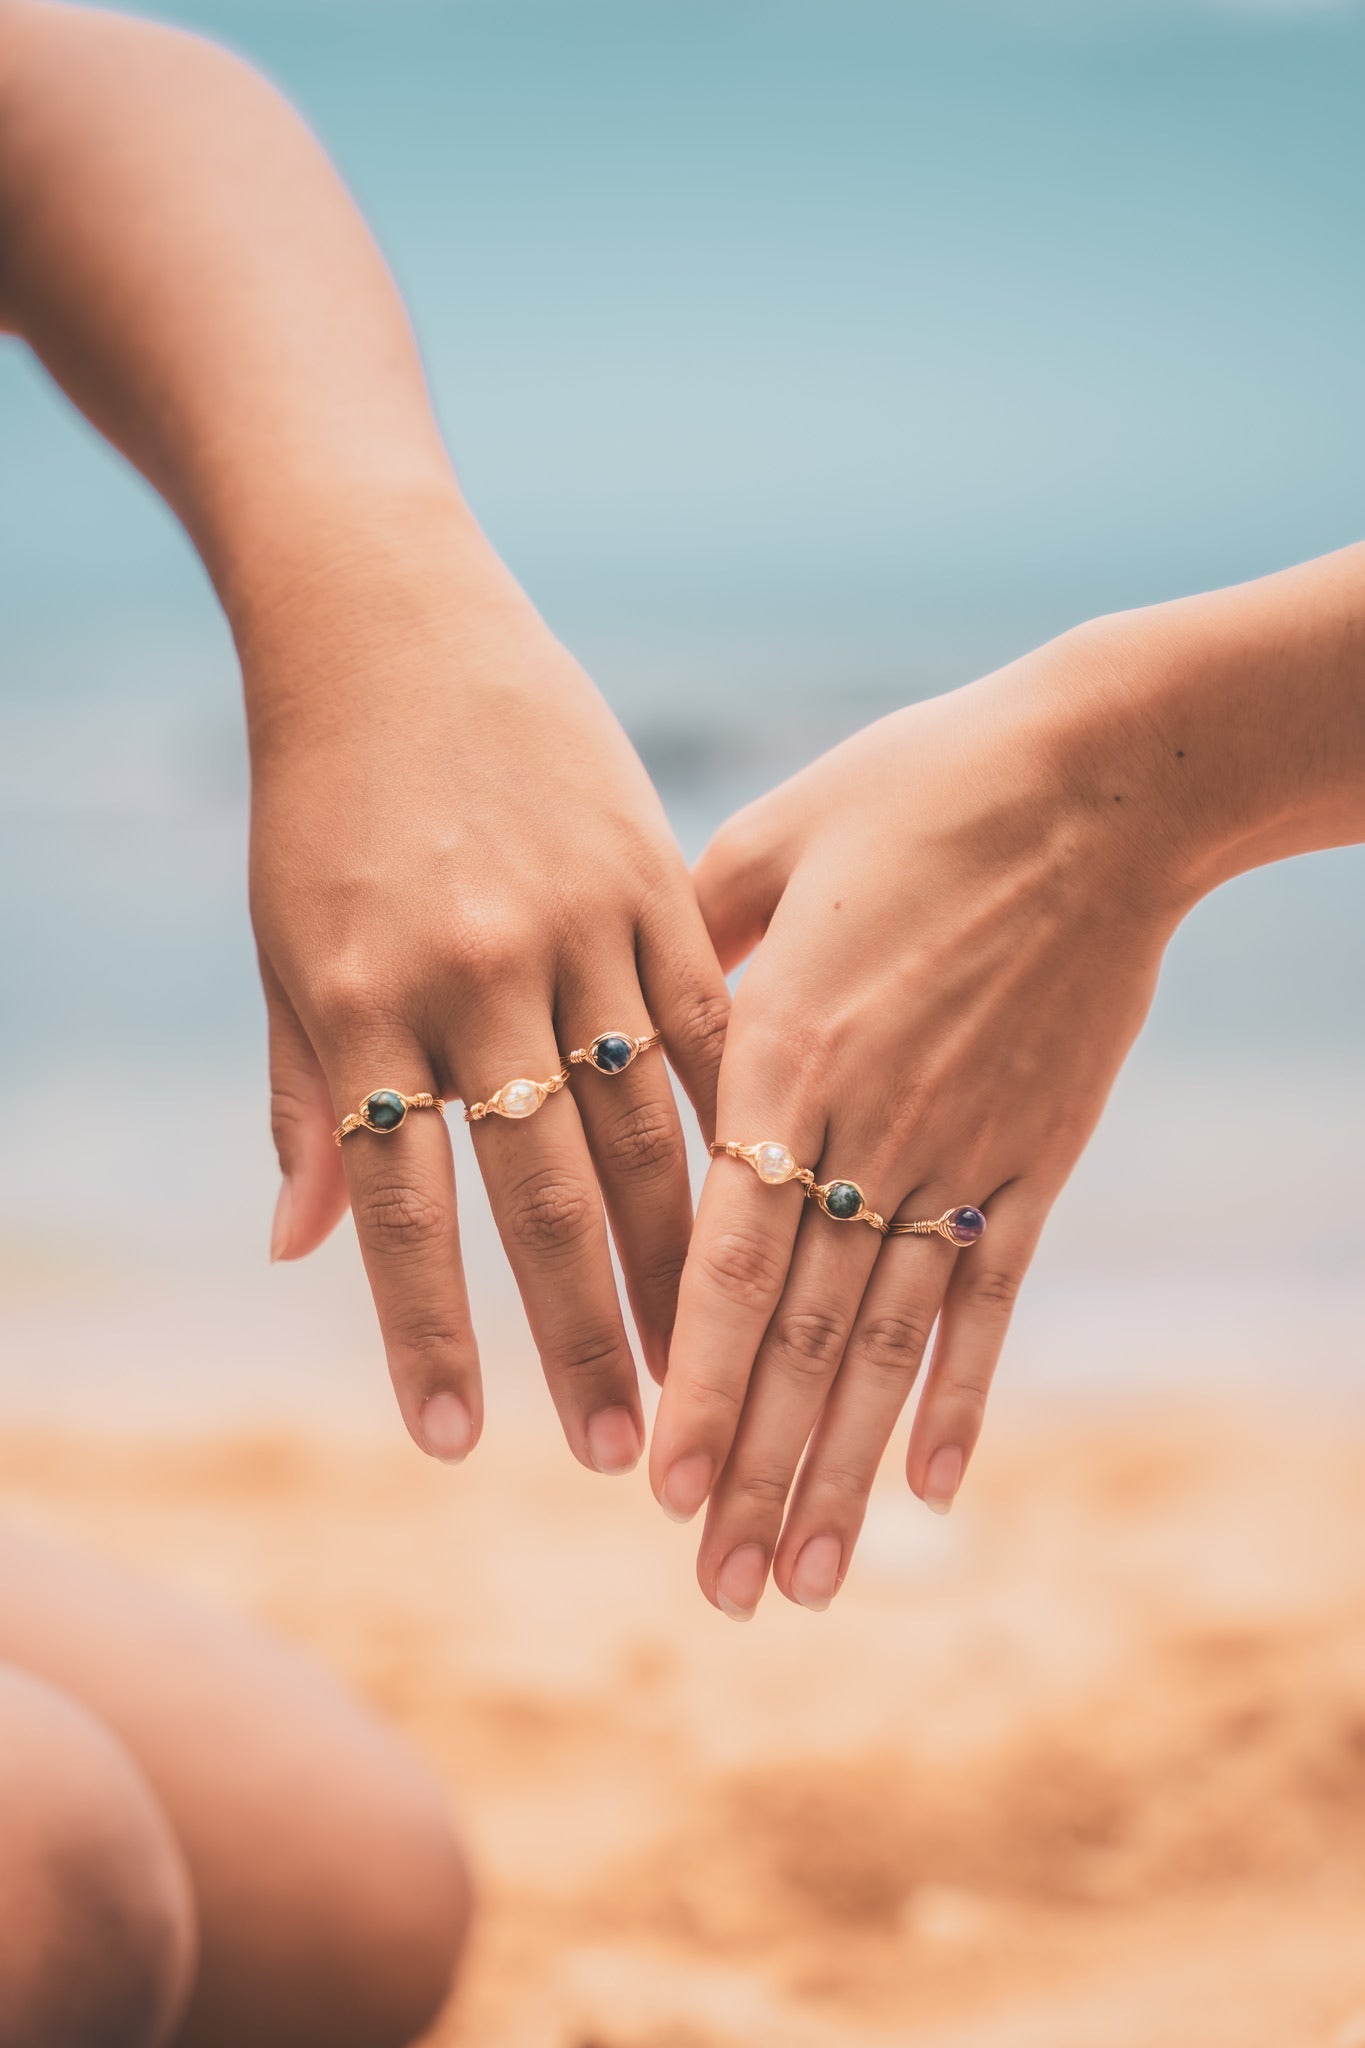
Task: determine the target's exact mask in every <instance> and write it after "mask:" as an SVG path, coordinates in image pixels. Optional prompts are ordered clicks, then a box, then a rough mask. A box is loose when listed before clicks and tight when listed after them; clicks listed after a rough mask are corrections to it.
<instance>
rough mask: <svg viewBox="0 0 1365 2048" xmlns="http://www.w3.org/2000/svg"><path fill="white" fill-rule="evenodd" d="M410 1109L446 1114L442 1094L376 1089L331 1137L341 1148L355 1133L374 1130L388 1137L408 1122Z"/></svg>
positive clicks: (376, 1133)
mask: <svg viewBox="0 0 1365 2048" xmlns="http://www.w3.org/2000/svg"><path fill="white" fill-rule="evenodd" d="M410 1109H434V1110H436V1111H438V1113H439V1114H440V1115H441V1116H444V1115H445V1113H446V1106H445V1104H444V1102H442V1100H441V1098H440V1096H439V1095H404V1093H403V1091H402V1089H401V1088H373V1089H371V1091H370V1093H369V1094H368V1095H367V1096H366V1097H365V1100H364V1101H363V1102H362V1103H361V1105H360V1107H359V1109H353V1110H352V1111H351V1114H350V1115H349V1116H344V1117H343V1118H342V1119H341V1122H340V1123H339V1124H338V1125H337V1127H336V1129H335V1130H334V1131H333V1133H332V1136H333V1137H334V1138H335V1139H336V1141H337V1143H338V1145H339V1144H340V1143H341V1141H342V1139H343V1138H349V1137H350V1135H351V1132H352V1131H373V1132H374V1133H375V1135H376V1137H380V1138H386V1137H387V1136H388V1134H389V1132H390V1131H396V1130H397V1129H398V1126H399V1125H400V1124H401V1123H405V1122H406V1121H407V1114H408V1111H409V1110H410Z"/></svg>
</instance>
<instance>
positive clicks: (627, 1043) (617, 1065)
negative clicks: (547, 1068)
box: [564, 1031, 664, 1074]
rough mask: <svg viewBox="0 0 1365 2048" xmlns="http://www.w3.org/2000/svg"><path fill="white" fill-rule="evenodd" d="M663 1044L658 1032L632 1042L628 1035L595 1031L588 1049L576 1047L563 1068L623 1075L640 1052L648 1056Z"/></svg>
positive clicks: (566, 1059)
mask: <svg viewBox="0 0 1365 2048" xmlns="http://www.w3.org/2000/svg"><path fill="white" fill-rule="evenodd" d="M663 1042H664V1035H663V1033H662V1031H647V1032H646V1033H645V1034H644V1036H643V1038H633V1037H632V1036H631V1034H630V1032H629V1031H599V1032H598V1034H597V1036H596V1038H594V1040H593V1042H592V1044H591V1045H580V1046H579V1047H578V1049H577V1051H576V1052H571V1053H567V1054H566V1055H565V1058H564V1064H565V1066H566V1067H595V1068H596V1069H597V1071H598V1073H599V1074H624V1073H625V1071H626V1068H627V1067H629V1066H631V1065H633V1063H634V1062H635V1061H636V1060H638V1059H639V1057H640V1054H641V1053H642V1052H652V1051H653V1050H654V1048H655V1046H656V1045H662V1044H663Z"/></svg>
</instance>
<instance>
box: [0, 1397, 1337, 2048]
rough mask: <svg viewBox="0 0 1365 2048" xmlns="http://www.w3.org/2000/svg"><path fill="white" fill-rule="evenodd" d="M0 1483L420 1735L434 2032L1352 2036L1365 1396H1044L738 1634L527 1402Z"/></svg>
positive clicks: (596, 2045)
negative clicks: (242, 1620) (366, 1435)
mask: <svg viewBox="0 0 1365 2048" xmlns="http://www.w3.org/2000/svg"><path fill="white" fill-rule="evenodd" d="M0 1492H3V1495H4V1498H5V1500H6V1503H7V1506H11V1507H13V1508H15V1509H16V1510H17V1511H18V1512H20V1513H21V1514H26V1515H30V1516H36V1517H38V1518H39V1519H42V1520H46V1521H53V1522H56V1523H58V1524H59V1525H60V1526H62V1527H63V1528H64V1529H66V1530H69V1531H72V1532H74V1533H77V1534H79V1535H82V1536H84V1537H87V1538H90V1539H92V1540H95V1541H97V1542H98V1543H99V1544H100V1545H101V1546H102V1547H103V1548H105V1549H106V1550H110V1551H112V1552H114V1553H115V1554H117V1555H119V1556H121V1557H123V1558H124V1559H126V1560H128V1561H131V1562H134V1563H138V1564H141V1565H145V1566H147V1567H149V1568H151V1569H154V1570H156V1571H157V1572H158V1573H160V1574H161V1575H162V1576H164V1577H170V1578H173V1579H174V1580H176V1581H177V1582H179V1583H181V1584H184V1585H188V1586H190V1587H192V1588H193V1589H195V1590H197V1591H200V1592H202V1593H203V1594H204V1595H206V1596H208V1597H211V1598H213V1599H215V1600H218V1601H221V1602H225V1603H228V1604H231V1605H233V1606H236V1607H239V1608H242V1609H244V1610H246V1611H248V1612H250V1613H251V1614H253V1615H255V1616H256V1617H258V1618H259V1619H260V1620H261V1621H263V1622H265V1623H267V1624H269V1625H271V1626H273V1627H276V1628H278V1629H279V1630H281V1631H283V1632H284V1633H286V1634H288V1635H290V1636H292V1637H294V1638H296V1639H298V1640H300V1641H302V1642H304V1643H305V1644H307V1645H309V1646H311V1648H312V1649H313V1650H314V1651H315V1652H316V1653H317V1654H318V1655H319V1656H320V1657H322V1658H323V1659H324V1660H326V1661H327V1662H328V1663H330V1664H331V1665H333V1666H334V1667H335V1668H336V1669H337V1670H339V1671H340V1672H341V1673H343V1674H344V1675H345V1676H346V1677H347V1678H348V1679H349V1680H350V1681H351V1682H352V1683H353V1684H354V1685H355V1686H356V1687H358V1688H359V1690H360V1691H362V1692H363V1693H364V1694H366V1695H367V1696H368V1697H369V1698H370V1699H372V1700H373V1701H374V1702H375V1703H376V1704H377V1705H378V1706H379V1707H380V1708H381V1709H382V1710H383V1711H384V1712H385V1713H386V1714H388V1715H389V1716H390V1717H392V1719H393V1720H395V1721H396V1722H398V1723H399V1724H400V1725H401V1726H402V1727H403V1728H405V1729H406V1731H407V1732H408V1734H409V1736H410V1737H411V1738H412V1740H413V1741H414V1742H415V1743H416V1744H417V1745H418V1746H419V1747H420V1748H421V1749H422V1750H423V1751H425V1753H426V1754H427V1755H428V1756H429V1757H430V1758H431V1759H432V1761H433V1762H434V1763H435V1765H436V1767H437V1769H438V1770H439V1771H440V1772H441V1774H442V1775H443V1777H444V1778H445V1780H446V1781H447V1782H448V1784H449V1786H450V1788H451V1792H452V1796H453V1797H454V1798H455V1799H456V1801H457V1803H458V1806H459V1808H460V1810H461V1812H462V1814H463V1817H464V1820H465V1823H466V1825H467V1828H468V1830H469V1832H470V1834H471V1835H472V1837H473V1840H474V1843H475V1845H476V1850H477V1854H478V1857H479V1859H480V1862H481V1865H482V1869H483V1874H484V1890H485V1899H484V1915H483V1923H482V1928H481V1932H480V1935H479V1939H478V1942H477V1947H476V1951H475V1955H474V1959H473V1963H472V1966H471V1970H470V1974H469V1977H468V1980H467V1983H466V1986H465V1996H464V1999H463V2001H462V2002H461V2004H460V2005H459V2007H458V2009H457V2010H456V2011H455V2012H454V2013H453V2014H452V2016H451V2017H450V2018H449V2019H448V2020H447V2022H446V2023H445V2024H444V2026H443V2027H442V2028H441V2029H440V2030H439V2031H438V2033H437V2035H436V2036H435V2037H434V2039H435V2040H436V2041H437V2042H439V2043H440V2044H441V2048H474V2044H478V2048H740V2044H743V2048H891V2044H893V2043H894V2044H904V2043H907V2042H913V2043H914V2044H915V2048H1186V2044H1188V2048H1196V2044H1197V2048H1234V2044H1235V2048H1365V1544H1363V1543H1362V1540H1361V1539H1362V1534H1363V1533H1365V1512H1363V1511H1362V1501H1363V1500H1365V1422H1360V1421H1357V1420H1355V1419H1350V1420H1348V1421H1345V1422H1343V1421H1342V1419H1341V1418H1338V1419H1337V1420H1336V1421H1335V1422H1332V1423H1329V1422H1321V1423H1317V1424H1314V1423H1312V1422H1304V1423H1303V1424H1302V1425H1301V1426H1300V1427H1298V1428H1297V1429H1296V1430H1295V1431H1293V1432H1291V1431H1290V1430H1289V1429H1288V1428H1287V1427H1286V1426H1285V1425H1284V1424H1283V1422H1281V1421H1274V1422H1272V1421H1268V1420H1267V1421H1264V1422H1248V1421H1247V1420H1246V1419H1245V1418H1244V1417H1240V1418H1239V1417H1235V1416H1234V1415H1232V1414H1231V1413H1229V1412H1218V1411H1214V1412H1210V1411H1207V1410H1205V1411H1194V1410H1186V1411H1181V1412H1172V1411H1171V1409H1170V1408H1169V1407H1168V1406H1164V1405H1163V1406H1162V1407H1161V1408H1160V1409H1159V1410H1158V1409H1156V1408H1155V1407H1153V1408H1152V1409H1150V1410H1148V1411H1142V1410H1138V1409H1134V1408H1132V1407H1129V1408H1125V1409H1121V1410H1120V1409H1115V1408H1111V1409H1109V1410H1107V1411H1092V1412H1091V1413H1090V1414H1089V1416H1088V1417H1087V1418H1085V1419H1084V1420H1082V1421H1080V1422H1077V1421H1075V1420H1074V1419H1072V1420H1071V1421H1069V1422H1068V1421H1065V1420H1063V1419H1062V1418H1061V1417H1040V1418H1038V1419H1037V1421H1036V1422H1035V1423H1034V1424H1033V1425H1032V1426H1031V1430H1030V1433H1029V1434H1027V1435H1025V1434H1023V1433H1022V1432H1021V1431H1020V1429H1019V1428H1018V1427H1014V1428H1013V1430H1012V1433H1011V1432H1009V1431H1001V1432H998V1433H997V1435H996V1437H995V1438H994V1439H993V1440H992V1441H991V1442H990V1443H989V1444H988V1446H987V1447H986V1449H985V1451H984V1452H983V1455H982V1457H981V1459H980V1462H979V1464H978V1466H977V1468H976V1470H975V1471H974V1473H973V1475H972V1483H971V1487H970V1493H969V1497H968V1499H967V1500H966V1501H965V1502H964V1503H963V1505H962V1507H961V1508H960V1510H959V1512H958V1513H957V1514H956V1515H955V1516H954V1517H953V1518H952V1519H951V1520H950V1521H949V1522H947V1523H943V1524H940V1523H937V1522H935V1521H934V1520H933V1519H932V1518H931V1517H929V1516H928V1515H927V1514H925V1512H924V1511H923V1510H922V1509H921V1508H919V1507H918V1505H917V1504H916V1503H914V1502H913V1501H911V1500H910V1499H909V1497H908V1495H906V1494H905V1493H904V1491H903V1490H902V1488H901V1485H900V1483H899V1480H898V1477H897V1475H895V1474H894V1473H893V1474H892V1475H890V1476H889V1478H888V1481H887V1484H886V1485H885V1487H884V1489H883V1491H882V1492H881V1493H880V1494H879V1496H878V1498H877V1500H876V1501H875V1502H874V1506H873V1512H872V1515H871V1517H870V1520H869V1525H868V1531H867V1535H866V1538H865V1542H864V1547H863V1552H862V1557H861V1562H860V1565H859V1567H858V1568H857V1569H856V1570H855V1573H854V1576H853V1578H852V1580H851V1582H850V1584H849V1585H848V1587H847V1588H846V1590H845V1592H844V1594H843V1595H842V1596H841V1598H840V1600H839V1602H838V1603H836V1607H835V1608H834V1610H832V1611H831V1612H830V1613H829V1614H828V1615H825V1616H822V1617H820V1616H808V1615H805V1614H802V1613H800V1612H799V1611H796V1610H794V1609H791V1608H788V1607H787V1606H786V1604H785V1603H783V1602H782V1601H781V1600H780V1599H776V1598H771V1597H770V1600H769V1602H768V1604H767V1605H766V1606H765V1608H764V1610H763V1611H762V1612H761V1613H760V1616H759V1618H758V1620H757V1621H756V1622H755V1623H754V1624H753V1625H752V1626H751V1627H749V1628H747V1629H739V1628H736V1627H734V1626H733V1625H732V1624H730V1623H728V1622H726V1621H724V1620H722V1619H721V1618H720V1617H718V1616H717V1615H715V1614H713V1613H712V1612H711V1610H710V1609H709V1608H707V1607H706V1606H705V1605H704V1604H703V1602H702V1601H701V1599H700V1596H699V1595H698V1594H697V1593H696V1592H695V1590H694V1588H693V1586H692V1580H691V1542H690V1539H689V1535H688V1532H686V1531H682V1530H677V1529H674V1528H672V1527H671V1526H670V1525H669V1524H667V1523H666V1522H664V1521H663V1520H662V1518H661V1517H660V1516H659V1515H658V1514H657V1512H656V1511H655V1510H654V1509H653V1507H652V1504H651V1503H650V1502H649V1501H648V1499H647V1496H646V1491H645V1487H644V1483H643V1479H642V1478H640V1477H638V1476H637V1478H636V1479H635V1480H633V1481H630V1482H626V1483H623V1484H609V1483H606V1482H603V1481H600V1480H594V1479H592V1478H591V1477H589V1476H588V1475H586V1474H580V1473H579V1472H577V1470H576V1469H575V1468H574V1467H573V1466H572V1465H571V1464H570V1463H569V1462H568V1461H567V1459H566V1457H565V1455H564V1453H563V1452H562V1451H560V1450H559V1449H558V1448H557V1447H556V1446H555V1445H554V1444H553V1443H552V1442H551V1441H550V1440H549V1438H548V1436H546V1435H545V1434H544V1433H543V1432H542V1431H540V1430H539V1429H538V1428H534V1427H530V1426H528V1427H527V1429H526V1430H525V1431H523V1432H521V1433H519V1434H515V1435H513V1436H511V1437H510V1438H509V1439H508V1440H505V1441H503V1442H498V1441H497V1440H496V1439H495V1440H494V1441H492V1442H490V1443H489V1444H488V1445H487V1446H486V1447H485V1449H484V1450H483V1451H482V1452H481V1454H480V1456H479V1458H478V1459H477V1460H476V1461H475V1463H474V1465H473V1466H472V1467H471V1468H470V1469H468V1470H466V1471H463V1472H460V1473H450V1472H446V1471H442V1470H439V1469H436V1468H433V1467H431V1466H428V1465H426V1464H425V1463H424V1462H423V1461H422V1460H420V1459H419V1458H418V1457H416V1456H415V1455H413V1454H410V1453H408V1452H407V1451H405V1450H403V1449H401V1448H390V1447H387V1446H386V1447H385V1448H384V1449H383V1450H380V1451H372V1450H363V1449H358V1448H355V1447H334V1448H329V1447H326V1446H322V1447H317V1446H310V1445H309V1444H308V1443H306V1442H305V1441H304V1440H303V1439H302V1438H294V1437H290V1436H283V1435H282V1436H269V1437H248V1438H240V1439H237V1440H235V1441H233V1442H232V1443H230V1444H226V1445H224V1444H221V1443H220V1444H217V1445H214V1446H211V1447H210V1446H205V1445H196V1444H192V1443H190V1444H184V1445H180V1446H167V1445H165V1444H162V1445H160V1446H155V1445H153V1444H152V1443H150V1442H139V1441H138V1440H137V1439H130V1440H127V1441H120V1440H117V1439H115V1440H110V1439H108V1438H103V1439H101V1440H99V1441H96V1440H94V1439H89V1440H84V1441H83V1440H80V1439H78V1438H73V1437H71V1436H69V1435H62V1436H60V1437H57V1436H50V1435H47V1436H45V1435H41V1434H33V1433H24V1434H19V1433H15V1432H13V1431H11V1432H10V1433H9V1434H8V1435H4V1436H0Z"/></svg>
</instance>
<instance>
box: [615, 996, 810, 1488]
mask: <svg viewBox="0 0 1365 2048" xmlns="http://www.w3.org/2000/svg"><path fill="white" fill-rule="evenodd" d="M778 1058H779V1050H778V1048H777V1047H775V1046H772V1045H769V1044H768V1043H767V1041H766V1039H763V1040H760V1039H759V1038H757V1037H756V1036H755V1035H754V1034H750V1037H749V1040H748V1042H747V1045H746V1047H745V1058H744V1062H743V1066H742V1068H741V1069H740V1071H739V1072H737V1073H736V1074H734V1075H733V1076H731V1077H729V1078H727V1075H726V1073H725V1072H722V1075H721V1096H720V1108H721V1121H720V1127H719V1138H720V1139H721V1140H733V1141H736V1142H739V1143H741V1144H757V1143H760V1142H762V1141H773V1142H774V1143H777V1144H780V1145H784V1146H786V1147H788V1148H789V1150H790V1153H791V1157H792V1159H793V1160H794V1162H795V1164H796V1165H798V1166H809V1165H810V1164H811V1162H812V1161H813V1160H814V1159H816V1158H817V1157H818V1156H819V1148H820V1143H821V1138H822V1135H823V1133H822V1130H821V1128H820V1125H821V1123H822V1121H823V1119H819V1120H817V1116H816V1114H815V1113H814V1112H813V1111H812V1110H811V1109H810V1108H809V1107H808V1106H806V1107H803V1106H802V1104H801V1096H802V1095H803V1094H804V1095H805V1097H806V1101H807V1103H809V1099H810V1096H809V1091H808V1090H806V1091H802V1090H800V1089H798V1088H797V1086H795V1085H794V1084H793V1085H790V1086H784V1085H782V1084H781V1083H780V1082H779V1081H778V1080H777V1078H776V1076H777V1073H778V1071H779V1070H778ZM802 1208H803V1197H802V1190H801V1187H800V1185H799V1184H798V1183H795V1182H788V1183H786V1184H783V1185H765V1184H764V1182H763V1181H762V1180H760V1179H759V1177H758V1175H757V1174H756V1173H755V1172H754V1170H753V1168H752V1167H751V1166H749V1165H747V1164H745V1163H744V1162H743V1161H741V1160H737V1159H732V1158H729V1157H726V1156H725V1155H723V1154H722V1155H721V1156H719V1157H717V1158H716V1159H714V1160H713V1161H712V1163H711V1169H710V1171H709V1173H708V1174H707V1176H706V1180H705V1183H704V1185H703V1187H702V1193H701V1200H700V1202H699V1204H698V1207H697V1220H696V1222H695V1224H694V1225H693V1228H692V1242H691V1245H690V1247H689V1249H688V1254H687V1264H686V1265H685V1266H684V1268H683V1277H682V1282H681V1284H680V1286H679V1290H678V1318H677V1323H676V1326H675V1328H674V1332H673V1343H672V1346H671V1347H670V1350H669V1359H668V1377H667V1378H666V1379H665V1381H664V1390H663V1396H662V1399H661V1400H660V1403H659V1414H658V1419H657V1421H656V1423H655V1428H654V1442H653V1445H652V1448H651V1453H650V1481H651V1484H652V1486H653V1488H654V1493H655V1497H656V1498H657V1500H658V1501H659V1504H660V1506H661V1507H663V1508H664V1510H665V1512H667V1513H668V1514H670V1515H672V1516H673V1517H674V1519H675V1520H678V1521H690V1520H691V1518H692V1516H693V1515H694V1514H695V1513H696V1512H697V1510H698V1508H699V1507H700V1506H701V1505H702V1502H703V1501H704V1500H705V1499H706V1497H707V1495H708V1494H709V1493H710V1491H711V1487H712V1485H713V1483H714V1481H715V1479H716V1477H717V1475H718V1474H719V1473H720V1471H721V1469H722V1467H723V1466H724V1464H725V1461H726V1459H727V1457H728V1456H729V1453H730V1447H731V1444H732V1443H733V1441H734V1435H735V1430H736V1428H737V1426H738V1423H739V1417H740V1411H741V1409H742V1408H743V1405H744V1396H745V1391H746V1389H747V1387H748V1384H749V1375H750V1373H751V1372H752V1370H753V1363H754V1359H755V1357H756V1356H757V1353H758V1347H759V1345H760V1344H761V1343H762V1341H763V1334H764V1332H765V1330H766V1329H767V1327H768V1324H769V1321H770V1320H771V1318H772V1314H773V1311H774V1309H775V1308H776V1307H777V1304H778V1302H779V1301H780V1299H781V1297H782V1290H783V1287H784V1286H785V1284H786V1278H787V1269H788V1267H789V1266H790V1264H791V1256H792V1248H793V1246H794V1244H795V1242H796V1233H797V1227H798V1225H799V1223H800V1221H801V1212H802Z"/></svg>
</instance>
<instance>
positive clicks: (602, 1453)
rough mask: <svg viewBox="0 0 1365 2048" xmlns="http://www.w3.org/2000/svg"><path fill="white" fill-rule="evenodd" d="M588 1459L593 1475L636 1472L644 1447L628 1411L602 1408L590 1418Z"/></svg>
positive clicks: (638, 1427) (636, 1424)
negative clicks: (598, 1473) (594, 1473)
mask: <svg viewBox="0 0 1365 2048" xmlns="http://www.w3.org/2000/svg"><path fill="white" fill-rule="evenodd" d="M587 1438H588V1458H589V1460H590V1462H591V1464H592V1468H593V1471H594V1472H609V1473H621V1472H633V1471H634V1469H635V1467H636V1466H637V1465H638V1464H639V1462H640V1452H641V1451H642V1450H643V1448H644V1446H643V1444H642V1443H641V1441H640V1425H639V1423H638V1422H637V1421H636V1420H635V1417H634V1416H633V1415H632V1414H631V1412H630V1410H629V1408H602V1409H599V1411H598V1413H597V1414H596V1415H590V1416H589V1417H588V1428H587Z"/></svg>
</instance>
